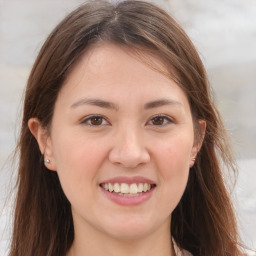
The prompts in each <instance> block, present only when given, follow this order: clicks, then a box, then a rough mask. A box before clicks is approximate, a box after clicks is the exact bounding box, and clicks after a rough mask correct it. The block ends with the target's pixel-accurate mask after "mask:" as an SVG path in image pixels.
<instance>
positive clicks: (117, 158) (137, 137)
mask: <svg viewBox="0 0 256 256" xmlns="http://www.w3.org/2000/svg"><path fill="white" fill-rule="evenodd" d="M114 136H115V139H114V145H113V147H112V149H111V152H110V155H109V159H110V161H111V162H113V163H118V164H121V165H123V166H124V167H130V168H134V167H136V166H138V165H140V164H143V163H147V162H148V161H149V160H150V156H149V152H148V151H147V148H146V145H145V141H144V138H143V133H142V131H141V130H140V128H139V127H136V126H135V125H132V124H129V125H123V126H122V127H119V129H117V131H116V134H115V135H114Z"/></svg>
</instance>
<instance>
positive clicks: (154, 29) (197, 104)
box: [10, 1, 241, 256]
mask: <svg viewBox="0 0 256 256" xmlns="http://www.w3.org/2000/svg"><path fill="white" fill-rule="evenodd" d="M100 40H101V41H109V42H113V43H116V44H119V45H124V46H126V47H129V48H131V49H135V50H138V51H141V50H147V51H149V52H151V53H154V54H156V55H157V56H159V57H160V58H161V59H162V60H163V61H164V63H165V65H166V67H167V68H168V69H170V70H172V71H171V72H172V73H171V77H172V78H173V79H175V81H176V82H177V83H178V84H179V85H180V86H181V87H182V88H183V90H184V92H185V93H186V95H187V97H188V100H189V103H190V106H191V110H192V114H193V118H194V121H195V124H196V123H198V122H197V121H198V120H200V119H201V120H205V121H206V123H207V128H206V132H205V138H204V141H203V144H202V147H201V150H200V152H199V155H198V158H197V160H196V163H195V165H194V166H193V167H192V168H191V170H190V175H189V180H188V184H187V187H186V190H185V192H184V195H183V197H182V199H181V201H180V202H179V204H178V206H177V207H176V209H175V210H174V212H173V213H172V225H171V227H170V228H171V234H172V236H173V238H174V239H175V241H176V242H177V244H178V245H179V246H180V247H181V248H184V249H187V250H188V251H190V252H191V253H192V254H194V255H199V256H200V255H207V256H211V255H212V256H213V255H214V256H216V255H218V256H224V255H225V256H226V255H232V256H235V255H241V254H240V249H239V246H238V232H237V225H236V220H235V216H234V212H233V209H232V204H231V201H230V198H229V195H228V193H227V189H226V187H225V185H224V181H223V170H222V169H223V168H224V167H225V168H228V169H231V170H234V169H235V168H234V163H233V159H232V156H231V154H230V151H229V147H228V146H227V141H226V137H225V130H224V127H223V125H222V122H221V119H220V117H219V114H218V112H217V110H216V109H215V107H214V105H213V103H212V100H211V96H210V91H209V85H208V81H207V76H206V72H205V69H204V67H203V64H202V62H201V60H200V57H199V56H198V53H197V51H196V50H195V48H194V46H193V44H192V43H191V41H190V40H189V38H188V37H187V35H186V34H185V32H184V31H183V30H182V28H181V27H180V26H179V25H178V24H177V23H176V22H175V21H174V19H173V18H171V17H170V16H169V15H168V14H167V13H166V12H164V11H163V10H161V9H160V8H158V7H156V6H154V5H152V4H149V3H146V2H143V1H121V2H120V3H118V4H110V3H109V2H107V1H90V2H89V3H86V4H84V5H82V6H80V7H79V8H78V9H76V10H75V11H73V12H72V13H71V14H69V15H68V16H67V17H66V18H65V19H64V20H63V21H62V22H61V23H60V24H59V25H58V26H57V27H56V28H55V29H54V31H53V32H52V33H51V34H50V36H49V37H48V39H47V40H46V42H45V43H44V45H43V47H42V49H41V51H40V53H39V55H38V57H37V59H36V61H35V64H34V66H33V68H32V71H31V74H30V77H29V79H28V83H27V88H26V95H25V103H24V113H23V122H22V129H21V135H20V140H19V144H18V149H19V153H20V161H19V172H18V181H17V186H18V192H17V199H16V208H15V220H14V230H13V240H12V245H11V251H10V256H24V255H26V256H35V255H37V256H46V255H47V256H51V255H52V256H58V255H59V256H63V255H65V254H66V253H67V251H68V250H69V248H70V247H71V245H72V242H73V239H74V228H73V221H72V214H71V207H70V203H69V201H68V200H67V198H66V197H65V195H64V193H63V191H62V188H61V185H60V182H59V179H58V176H57V174H56V172H52V171H49V170H48V169H47V168H46V167H45V166H44V163H43V157H42V155H41V153H40V150H39V147H38V144H37V141H36V139H35V138H34V137H33V136H32V134H31V132H30V131H29V128H28V120H29V119H30V118H32V117H36V118H38V119H39V120H40V122H41V124H42V126H43V127H49V124H50V123H51V119H52V115H53V111H54V105H55V101H56V98H57V95H58V92H59V91H60V89H61V87H62V85H63V82H64V80H65V79H66V77H67V75H68V72H69V71H70V70H71V68H72V67H73V66H74V64H75V63H76V62H77V61H78V59H79V57H80V56H81V55H82V54H83V53H84V51H85V50H86V49H87V47H88V46H89V45H91V44H93V43H96V42H98V41H100Z"/></svg>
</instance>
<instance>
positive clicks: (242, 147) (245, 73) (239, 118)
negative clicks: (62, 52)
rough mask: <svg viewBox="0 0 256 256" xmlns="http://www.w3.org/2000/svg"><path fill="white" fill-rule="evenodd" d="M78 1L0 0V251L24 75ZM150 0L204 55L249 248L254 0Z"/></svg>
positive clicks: (253, 226)
mask: <svg viewBox="0 0 256 256" xmlns="http://www.w3.org/2000/svg"><path fill="white" fill-rule="evenodd" d="M82 2H83V1H81V0H80V1H79V0H73V1H70V0H45V1H40V0H0V256H5V255H7V252H6V250H7V247H8V243H9V236H10V218H9V216H10V214H11V210H12V208H11V204H10V201H7V204H6V206H5V207H4V208H3V205H4V202H5V199H6V195H7V193H8V191H9V184H10V175H11V173H12V172H13V170H14V169H15V168H14V167H13V166H11V162H10V160H8V159H7V158H8V156H9V155H10V154H11V152H12V150H13V149H14V147H15V142H16V139H17V134H18V132H19V121H20V118H21V109H22V107H21V106H22V103H21V99H22V96H23V91H24V88H25V84H26V80H27V77H28V75H29V72H30V69H31V66H32V64H33V61H34V60H35V57H36V55H37V53H38V51H39V49H40V46H41V45H42V43H43V41H44V39H45V38H46V36H47V35H48V34H49V33H50V31H51V30H52V29H53V28H54V26H55V25H56V24H57V23H58V22H59V21H60V20H61V19H62V18H63V17H64V16H65V14H67V13H68V12H69V11H70V10H72V9H74V8H75V7H76V6H78V5H79V4H80V3H82ZM155 2H158V3H159V4H160V5H162V6H164V7H165V8H166V9H167V10H168V11H169V12H171V14H172V15H173V16H174V17H176V19H177V20H178V21H179V22H180V24H181V25H182V26H183V27H184V29H185V30H186V32H187V33H188V34H189V36H190V37H191V39H192V41H193V42H194V44H195V45H196V47H197V48H198V50H199V52H200V55H201V57H202V59H203V62H204V63H205V66H206V68H207V71H208V74H209V79H210V82H211V84H212V87H213V89H214V92H215V99H216V103H217V105H218V107H219V110H220V112H221V114H222V116H223V119H224V121H225V123H226V127H227V129H228V130H229V133H230V135H231V138H232V141H233V145H234V149H235V155H236V159H237V161H238V165H239V177H238V182H237V185H236V187H235V191H234V195H233V197H234V201H235V205H236V208H237V213H238V217H239V227H240V230H241V234H242V238H243V239H244V242H245V244H247V245H248V246H249V247H254V248H256V185H255V183H256V114H255V113H256V1H255V0H173V1H172V0H171V1H164V0H163V1H155ZM28 214H29V213H28ZM252 255H253V254H252Z"/></svg>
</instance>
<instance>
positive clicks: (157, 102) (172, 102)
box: [144, 99, 183, 109]
mask: <svg viewBox="0 0 256 256" xmlns="http://www.w3.org/2000/svg"><path fill="white" fill-rule="evenodd" d="M166 105H177V106H183V105H182V104H181V103H180V102H179V101H176V100H170V99H160V100H155V101H151V102H148V103H146V104H145V106H144V109H151V108H157V107H162V106H166Z"/></svg>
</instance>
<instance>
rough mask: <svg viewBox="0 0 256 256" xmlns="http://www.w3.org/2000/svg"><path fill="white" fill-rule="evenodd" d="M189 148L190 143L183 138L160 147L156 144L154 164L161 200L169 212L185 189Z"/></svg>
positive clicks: (190, 146)
mask: <svg viewBox="0 0 256 256" xmlns="http://www.w3.org/2000/svg"><path fill="white" fill-rule="evenodd" d="M157 148H158V149H157ZM191 148H192V142H190V140H185V139H184V138H175V139H172V140H169V141H167V142H166V143H164V144H163V143H161V145H160V144H156V149H157V152H158V153H157V159H156V163H157V169H158V171H159V174H160V184H161V189H162V191H161V193H162V195H163V196H162V199H161V200H164V201H165V202H164V204H165V205H166V206H167V207H168V211H169V212H172V211H173V210H174V208H175V207H176V205H177V204H178V202H179V201H180V199H181V197H182V195H183V193H184V190H185V188H186V185H187V181H188V175H189V163H190V154H191ZM163 198H164V199H163ZM166 206H164V207H166Z"/></svg>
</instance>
